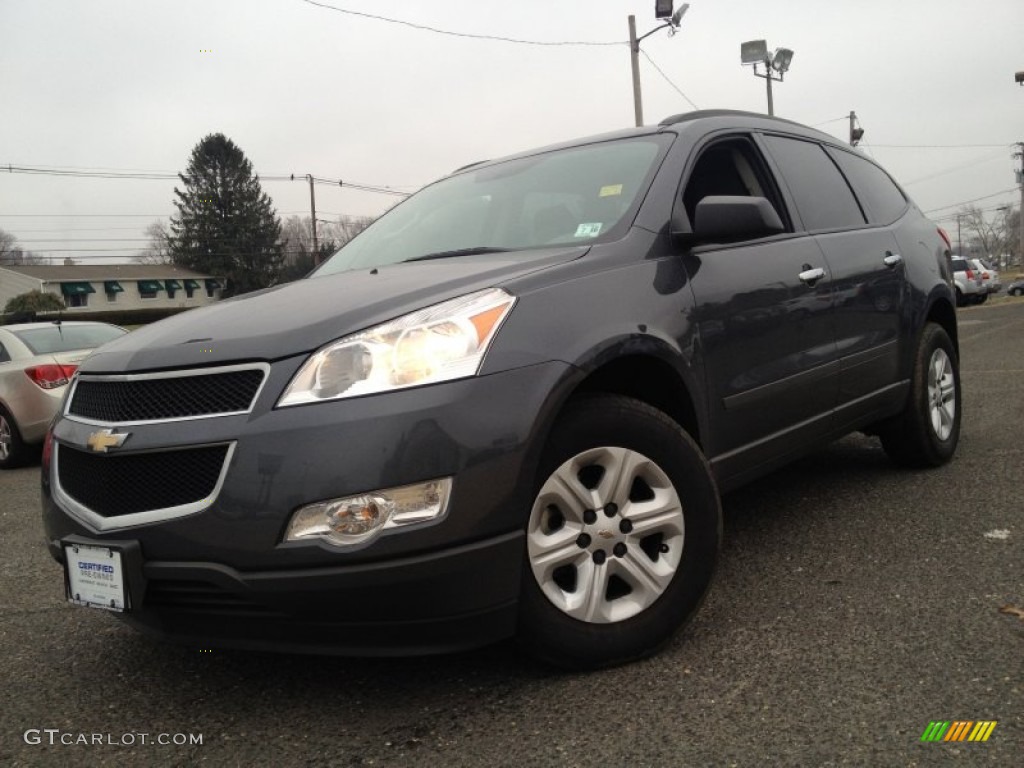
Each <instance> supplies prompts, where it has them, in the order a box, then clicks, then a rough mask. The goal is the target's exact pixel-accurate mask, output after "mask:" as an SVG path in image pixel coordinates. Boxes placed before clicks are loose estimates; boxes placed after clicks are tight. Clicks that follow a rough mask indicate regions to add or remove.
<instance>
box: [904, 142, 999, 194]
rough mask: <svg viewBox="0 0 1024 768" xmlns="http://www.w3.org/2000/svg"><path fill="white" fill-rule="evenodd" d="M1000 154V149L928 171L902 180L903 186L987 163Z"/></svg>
mask: <svg viewBox="0 0 1024 768" xmlns="http://www.w3.org/2000/svg"><path fill="white" fill-rule="evenodd" d="M1002 154H1003V153H1002V152H1001V151H1000V152H997V153H995V154H990V155H985V156H984V157H978V158H975V159H974V160H971V161H969V162H966V163H960V164H959V165H954V166H952V167H951V168H946V169H945V170H942V171H936V172H935V173H930V174H928V175H927V176H921V177H920V178H917V179H913V180H912V181H905V182H903V186H905V187H909V186H910V185H911V184H919V183H920V182H922V181H930V180H931V179H935V178H938V177H939V176H945V175H946V174H947V173H955V172H956V171H962V170H964V169H965V168H973V167H974V166H975V165H977V164H978V163H987V162H990V161H991V160H995V159H996V158H998V157H1001V156H1002Z"/></svg>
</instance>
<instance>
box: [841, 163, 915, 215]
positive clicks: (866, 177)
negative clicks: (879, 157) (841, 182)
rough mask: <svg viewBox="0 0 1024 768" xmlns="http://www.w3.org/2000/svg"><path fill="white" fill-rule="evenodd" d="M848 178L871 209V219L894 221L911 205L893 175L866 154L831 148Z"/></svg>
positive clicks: (869, 211) (861, 199) (858, 195)
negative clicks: (866, 156)
mask: <svg viewBox="0 0 1024 768" xmlns="http://www.w3.org/2000/svg"><path fill="white" fill-rule="evenodd" d="M831 154H832V157H834V158H835V161H836V162H837V163H838V164H839V167H840V168H841V169H842V171H843V173H844V174H846V178H848V179H849V180H850V184H851V185H852V186H853V189H854V191H855V192H856V193H857V197H859V198H860V201H861V202H862V203H864V206H865V207H866V208H867V209H868V214H869V215H870V216H871V220H872V222H874V223H877V224H892V222H894V221H896V219H898V218H899V217H900V214H902V213H903V211H904V210H905V209H906V207H907V198H905V197H904V196H903V193H902V192H901V191H900V188H899V187H897V186H896V183H895V182H894V181H893V180H892V179H890V178H889V174H887V173H886V172H885V171H883V170H882V169H881V168H879V167H878V166H877V165H875V164H874V163H872V162H870V161H869V160H866V159H865V158H863V157H860V156H858V155H855V154H853V153H852V152H844V151H843V150H840V149H832V150H831Z"/></svg>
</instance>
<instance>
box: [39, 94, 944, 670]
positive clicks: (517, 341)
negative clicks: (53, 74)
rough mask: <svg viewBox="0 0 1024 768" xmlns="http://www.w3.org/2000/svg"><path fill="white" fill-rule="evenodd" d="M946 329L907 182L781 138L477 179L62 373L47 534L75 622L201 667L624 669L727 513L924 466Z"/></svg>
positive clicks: (935, 429)
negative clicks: (530, 663) (822, 479)
mask: <svg viewBox="0 0 1024 768" xmlns="http://www.w3.org/2000/svg"><path fill="white" fill-rule="evenodd" d="M954 303H955V300H954V287H953V282H952V270H951V266H950V253H949V243H948V240H947V239H945V236H944V235H943V234H942V233H941V232H940V230H938V229H937V228H936V226H935V225H934V224H933V223H932V222H930V221H929V220H928V219H927V218H925V217H924V216H923V215H922V213H921V211H920V210H919V209H918V208H917V206H916V205H915V204H914V203H913V202H912V201H911V200H910V199H909V197H907V195H906V193H905V192H904V191H903V190H902V189H901V188H900V186H899V185H898V184H896V183H895V182H894V181H893V180H892V178H891V177H890V176H889V175H888V174H887V173H886V172H885V171H884V170H883V169H882V168H880V167H879V166H878V165H876V164H875V163H874V162H873V161H871V160H870V159H868V158H866V157H864V156H863V155H861V154H860V153H858V152H856V151H852V150H851V149H850V148H849V147H847V146H844V145H842V144H840V143H839V142H837V141H836V140H835V139H834V138H832V137H831V136H828V135H826V134H824V133H821V132H820V131H816V130H813V129H811V128H806V127H803V126H800V125H797V124H795V123H791V122H788V121H785V120H780V119H773V118H768V117H764V116H762V115H755V114H747V113H741V112H732V111H710V112H695V113H690V114H685V115H678V116H675V117H671V118H668V119H667V120H665V121H663V122H662V123H661V124H660V125H657V126H652V127H644V128H636V129H630V130H625V131H620V132H618V133H613V134H608V135H604V136H597V137H592V138H586V139H580V140H577V141H572V142H568V143H565V144H560V145H558V146H554V147H547V148H544V149H539V150H535V151H531V152H526V153H523V154H520V155H515V156H513V157H508V158H504V159H501V160H493V161H489V162H484V163H477V164H474V165H472V166H467V167H465V168H463V169H460V170H459V171H456V172H455V173H453V174H451V175H450V176H448V177H447V178H444V179H441V180H440V181H438V182H436V183H434V184H432V185H430V186H428V187H426V188H425V189H423V190H421V191H420V192H418V193H417V194H415V195H413V196H412V197H410V198H409V199H408V200H406V201H405V202H403V203H402V204H401V205H399V206H397V207H396V208H394V209H392V210H391V211H390V212H388V213H387V214H385V215H384V216H382V217H381V218H380V219H378V220H377V221H376V222H375V223H374V224H373V225H372V226H370V227H369V228H368V229H366V230H365V231H364V232H363V233H362V234H360V235H359V236H358V237H356V238H355V239H354V240H352V241H351V242H350V243H348V244H347V245H346V246H345V247H344V248H342V249H341V250H340V251H339V252H338V253H336V254H335V255H334V256H333V257H332V258H331V259H330V260H328V261H327V262H326V263H325V264H323V265H322V266H321V267H320V268H319V269H318V270H317V271H316V272H314V273H313V274H312V275H311V276H310V277H308V278H307V279H303V280H300V281H297V282H295V283H291V284H288V285H281V286H278V287H276V288H272V289H269V290H265V291H262V292H259V293H254V294H251V295H248V296H242V297H240V298H237V299H232V300H229V301H223V302H220V303H218V304H216V305H213V306H211V307H208V308H203V309H196V310H192V311H190V312H187V313H185V314H182V315H178V316H176V317H174V318H171V319H168V320H165V321H162V322H159V323H156V324H153V325H150V326H147V327H145V328H142V329H140V330H137V331H135V332H134V333H132V334H130V335H128V336H126V337H125V338H123V339H121V340H118V341H116V342H114V343H112V344H109V345H107V346H105V347H103V348H102V349H101V350H99V351H98V352H97V353H96V354H95V355H93V356H92V357H91V358H90V359H89V360H87V361H86V362H85V363H83V365H82V366H81V368H80V369H79V371H78V374H77V376H76V378H75V381H74V382H73V385H72V387H71V388H70V392H69V395H68V396H67V397H66V400H65V402H64V404H63V406H62V408H61V412H60V415H59V416H58V418H57V419H56V421H55V423H54V425H53V427H52V430H51V432H50V434H49V436H48V438H47V441H46V448H45V456H44V462H43V468H42V482H43V519H44V523H45V528H46V536H47V539H48V541H49V543H50V549H51V552H52V554H53V556H54V558H55V559H56V560H57V561H59V562H60V563H62V565H63V570H64V576H63V578H64V580H65V585H66V590H67V595H68V598H69V600H70V601H71V602H73V603H77V604H80V605H89V606H94V607H98V608H105V609H108V610H110V611H112V612H113V613H115V614H117V615H118V616H120V617H121V618H123V619H125V620H126V621H129V622H131V623H132V624H133V625H135V626H137V627H138V628H139V629H142V630H145V631H147V632H149V633H152V634H155V635H158V636H161V637H164V638H170V639H173V640H177V641H180V642H184V643H192V644H197V645H201V646H202V647H206V648H209V647H212V646H232V647H241V648H256V649H275V650H293V651H303V652H306V651H317V652H327V653H347V654H356V655H389V654H397V653H431V652H440V651H451V650H456V649H462V648H469V647H473V646H478V645H481V644H483V643H488V642H492V641H495V640H498V639H501V638H505V637H509V636H512V635H517V636H518V637H519V638H520V640H521V641H522V643H523V644H524V645H525V646H526V647H527V648H528V649H529V650H530V651H532V652H533V653H535V654H536V655H538V656H539V657H541V658H543V659H546V660H548V661H550V662H553V663H555V664H558V665H562V666H568V667H583V668H587V667H595V666H602V665H607V664H614V663H620V662H623V661H627V660H630V659H634V658H638V657H641V656H643V655H646V654H649V653H652V652H653V651H655V650H656V649H657V648H659V647H660V646H662V645H663V644H664V643H665V642H666V641H667V640H668V639H669V638H670V637H671V636H672V634H673V632H675V631H676V630H677V629H678V628H679V627H681V626H682V625H683V624H684V623H685V621H686V620H687V618H688V617H690V616H692V615H693V614H694V612H695V611H696V610H697V608H698V606H699V605H700V602H701V600H702V598H703V596H704V594H705V592H706V591H707V589H708V587H709V585H710V583H711V577H712V573H713V571H714V567H715V561H716V559H717V557H718V553H719V549H720V545H721V539H722V522H721V511H720V505H719V494H720V493H721V492H724V491H727V490H729V489H731V488H735V487H737V486H739V485H741V484H742V483H745V482H748V481H750V480H751V479H753V478H755V477H758V476H759V475H762V474H764V473H766V472H769V471H771V470H772V469H773V468H774V467H777V466H779V465H781V464H783V463H785V462H788V461H791V460H792V459H794V458H796V457H797V456H800V455H801V454H804V453H807V452H808V451H812V450H814V449H815V448H817V447H819V446H821V445H823V444H826V443H828V442H829V441H832V440H835V439H836V438H838V437H841V436H842V435H845V434H847V433H849V432H852V431H854V430H863V431H867V432H869V433H871V434H874V435H877V436H878V437H879V438H880V440H881V446H882V449H884V450H885V451H886V452H887V453H888V454H889V455H890V456H891V457H892V459H893V460H894V461H896V462H897V463H899V464H902V465H907V466H914V467H929V466H936V465H939V464H942V463H943V462H946V461H948V460H949V459H950V457H951V456H952V455H953V453H954V451H955V449H956V446H957V440H958V436H959V431H960V414H961V407H960V383H959V364H958V360H959V356H958V351H957V324H956V313H955V309H954Z"/></svg>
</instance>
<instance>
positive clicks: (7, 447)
mask: <svg viewBox="0 0 1024 768" xmlns="http://www.w3.org/2000/svg"><path fill="white" fill-rule="evenodd" d="M27 458H28V448H27V447H26V446H25V443H24V442H22V439H21V433H20V432H18V425H17V424H15V423H14V419H13V418H12V417H11V414H10V413H9V412H8V411H7V409H6V408H4V407H3V406H2V405H0V469H12V468H14V467H18V466H21V465H22V464H23V463H24V462H25V460H26V459H27Z"/></svg>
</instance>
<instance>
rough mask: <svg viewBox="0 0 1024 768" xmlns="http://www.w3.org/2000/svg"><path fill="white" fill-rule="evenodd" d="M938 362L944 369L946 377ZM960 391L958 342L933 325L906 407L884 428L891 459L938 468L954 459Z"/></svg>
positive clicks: (882, 432)
mask: <svg viewBox="0 0 1024 768" xmlns="http://www.w3.org/2000/svg"><path fill="white" fill-rule="evenodd" d="M938 365H942V366H943V368H944V370H943V376H942V377H941V380H940V381H936V373H937V371H938V368H937V366H938ZM946 374H948V377H947V375H946ZM944 382H945V383H944ZM946 383H948V384H951V385H952V392H950V391H949V390H948V388H947V386H946ZM960 393H961V389H960V360H959V358H958V356H957V354H956V350H955V348H954V347H953V342H952V341H950V338H949V335H948V334H947V333H946V331H945V330H944V329H943V328H942V326H940V325H937V324H936V323H928V324H927V325H925V327H924V330H923V331H922V333H921V339H920V341H919V342H918V345H917V352H916V354H915V356H914V372H913V377H912V379H911V382H910V392H909V394H908V395H907V404H906V407H905V409H904V411H903V413H902V414H900V415H899V416H897V417H896V418H895V419H893V420H891V421H889V422H888V423H887V424H886V425H885V426H884V427H883V428H882V429H881V430H879V436H880V437H881V439H882V447H883V448H884V449H885V452H886V453H887V454H888V455H889V458H891V459H892V460H893V461H894V462H896V463H897V464H900V465H901V466H906V467H938V466H941V465H942V464H945V463H946V462H947V461H949V460H950V459H951V458H953V454H954V453H955V452H956V446H957V443H958V442H959V440H960V416H961V413H962V408H961V394H960ZM947 404H949V405H951V407H952V413H951V414H950V413H949V410H948V408H947V407H946V406H947ZM936 422H937V423H936ZM947 429H948V432H947Z"/></svg>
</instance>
